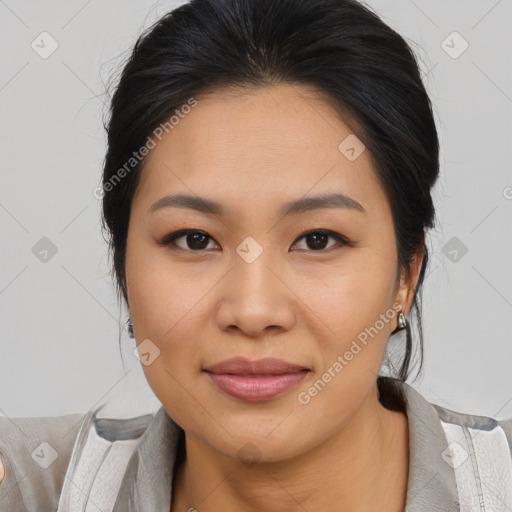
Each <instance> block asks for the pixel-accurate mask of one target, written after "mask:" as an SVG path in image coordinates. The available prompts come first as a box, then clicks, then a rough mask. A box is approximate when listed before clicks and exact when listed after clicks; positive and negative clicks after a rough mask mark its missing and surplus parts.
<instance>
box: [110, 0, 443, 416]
mask: <svg viewBox="0 0 512 512" xmlns="http://www.w3.org/2000/svg"><path fill="white" fill-rule="evenodd" d="M281 83H289V84H297V85H301V84H302V85H307V86H309V87H313V88H314V89H315V90H317V91H318V93H319V94H320V95H322V96H323V97H324V98H325V99H326V100H327V101H329V102H330V104H331V105H332V106H333V107H334V108H335V109H336V110H337V112H338V113H339V115H340V117H341V118H342V119H343V120H344V121H345V123H346V124H347V125H348V126H349V127H350V129H351V130H352V131H353V133H355V134H356V135H357V137H358V138H359V139H360V140H361V141H362V142H363V143H364V145H365V146H366V148H367V149H368V151H369V153H370V156H371V159H372V162H373V165H374V169H375V173H376V176H377V178H378V180H379V181H380V182H381V183H382V185H383V187H384V189H385V191H386V194H387V198H388V200H389V204H390V206H391V210H392V215H393V223H394V228H395V234H396V249H397V255H398V268H397V275H398V273H399V272H400V271H402V272H404V273H405V275H406V276H407V277H410V276H411V262H412V259H413V257H414V255H415V253H416V252H417V250H418V249H419V248H420V247H422V246H424V253H423V261H422V266H421V270H420V274H419V279H418V282H417V286H416V289H415V294H414V299H413V305H412V310H411V311H413V312H415V313H416V324H417V332H418V346H419V353H420V368H419V371H418V374H419V372H420V371H421V367H422V364H423V332H422V322H421V287H422V283H423V278H424V274H425V269H426V266H427V263H428V249H427V247H426V245H424V243H425V235H426V229H427V228H431V227H433V225H434V216H435V212H434V206H433V201H432V196H431V189H432V187H433V185H434V183H435V181H436V179H437V177H438V173H439V143H438V137H437V131H436V127H435V122H434V119H433V113H432V106H431V102H430V99H429V97H428V95H427V93H426V91H425V88H424V85H423V83H422V80H421V76H420V71H419V68H418V64H417V62H416V59H415V57H414V54H413V52H412V50H411V49H410V47H409V46H408V44H407V43H406V42H405V40H404V39H403V38H402V37H401V36H400V35H399V34H397V33H396V32H395V31H394V30H393V29H391V28H390V27H389V26H388V25H386V24H385V23H384V22H383V21H382V20H381V19H380V18H379V17H378V16H377V15H376V14H375V13H374V12H372V11H371V10H370V9H369V8H368V7H366V6H364V5H363V4H361V3H359V2H357V1H355V0H192V1H190V2H189V3H186V4H183V5H181V6H180V7H178V8H176V9H174V10H173V11H171V12H169V13H167V14H166V15H164V16H163V17H162V18H161V19H160V20H158V21H157V22H156V23H155V24H153V25H152V26H151V27H150V28H148V29H147V30H146V31H145V32H144V33H143V34H142V35H141V36H140V37H139V39H138V40H137V42H136V44H135V46H134V48H133V52H132V53H131V55H130V57H129V59H128V60H127V62H126V64H125V66H124V69H123V70H122V73H121V76H120V79H119V82H118V84H117V88H116V90H115V93H114V94H113V96H112V102H111V110H110V112H109V119H108V123H107V124H106V130H107V134H108V149H107V153H106V157H105V163H104V172H103V188H104V191H105V193H104V195H103V211H102V214H103V229H104V230H105V231H106V232H107V236H108V238H109V245H110V251H111V257H112V263H113V264H112V273H113V278H114V280H115V282H116V286H117V293H118V298H119V299H121V298H124V300H125V301H126V303H127V304H128V299H127V290H126V274H125V256H126V241H127V232H128V223H129V218H130V206H131V201H132V198H133V196H134V193H135V191H136V189H137V186H138V184H139V181H140V176H141V171H142V168H143V165H144V159H142V160H141V161H140V162H137V163H136V165H133V169H131V170H129V172H125V173H123V178H122V179H121V180H118V182H116V183H115V185H114V186H113V185H112V184H113V181H112V179H113V178H114V177H115V175H116V174H117V176H118V177H119V170H120V169H122V168H123V166H125V169H126V162H127V161H129V159H130V158H131V157H132V155H133V152H134V151H135V150H137V149H138V148H140V147H142V146H143V145H144V144H145V142H146V140H147V138H148V136H150V135H151V134H152V133H153V131H154V130H155V129H156V128H157V127H158V126H159V125H160V124H161V123H165V122H166V121H168V119H169V118H170V117H171V116H172V115H173V113H175V111H176V110H177V109H179V108H180V107H181V106H182V105H186V104H188V103H189V101H190V99H191V98H195V97H197V96H199V95H201V94H205V93H208V92H214V91H218V90H221V89H223V88H227V87H231V86H241V87H249V88H261V87H266V86H272V85H277V84H281ZM108 184H110V186H108ZM128 306H129V305H128ZM411 316H412V315H411ZM394 332H396V331H394ZM412 349H413V346H412V335H411V322H410V321H409V322H408V327H407V331H406V346H405V356H404V357H403V360H402V362H401V365H400V368H399V369H398V370H397V371H396V375H395V376H394V378H396V379H398V380H401V381H405V380H406V379H407V378H408V375H409V372H410V365H411V354H412ZM394 378H390V377H385V376H379V378H378V384H379V389H380V390H382V389H384V388H383V386H387V390H388V393H387V394H388V395H389V396H391V397H392V398H391V399H390V401H389V402H388V403H387V404H385V405H387V406H388V407H389V408H400V407H401V406H400V405H399V404H400V400H399V398H400V397H399V396H398V395H397V394H396V393H397V391H398V386H395V385H394V384H393V381H394ZM381 394H382V393H381Z"/></svg>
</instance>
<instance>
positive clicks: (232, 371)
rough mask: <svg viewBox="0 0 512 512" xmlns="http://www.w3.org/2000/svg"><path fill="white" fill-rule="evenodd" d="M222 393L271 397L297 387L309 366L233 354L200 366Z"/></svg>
mask: <svg viewBox="0 0 512 512" xmlns="http://www.w3.org/2000/svg"><path fill="white" fill-rule="evenodd" d="M203 371H204V372H206V374H207V375H208V377H209V378H210V380H211V381H212V382H213V383H214V384H215V385H216V386H217V387H218V388H219V389H220V390H221V391H223V392H224V393H227V394H228V395H230V396H232V397H235V398H238V399H241V400H246V401H252V402H255V401H262V400H270V399H272V398H275V397H276V396H279V395H281V394H283V393H285V392H286V391H289V390H290V389H293V388H294V387H296V386H297V385H298V384H299V382H300V381H302V379H304V377H305V376H306V375H307V374H308V373H309V372H310V369H309V368H306V367H304V366H301V365H298V364H294V363H289V362H287V361H284V360H282V359H274V358H265V359H259V360H257V361H250V360H249V359H246V358H244V357H234V358H231V359H227V360H225V361H221V362H220V363H216V364H214V365H211V366H208V367H207V368H204V369H203Z"/></svg>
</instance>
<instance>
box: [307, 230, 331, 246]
mask: <svg viewBox="0 0 512 512" xmlns="http://www.w3.org/2000/svg"><path fill="white" fill-rule="evenodd" d="M307 238H308V240H313V241H314V242H313V243H312V244H309V245H310V247H311V246H312V248H313V249H323V248H325V245H326V244H325V242H326V241H327V240H328V238H329V237H328V235H326V234H325V233H322V234H319V235H315V234H313V235H308V236H307ZM319 239H321V241H320V244H318V241H319ZM319 245H320V246H319Z"/></svg>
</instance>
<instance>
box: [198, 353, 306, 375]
mask: <svg viewBox="0 0 512 512" xmlns="http://www.w3.org/2000/svg"><path fill="white" fill-rule="evenodd" d="M204 370H205V371H207V372H211V373H229V374H234V375H283V374H287V373H297V372H301V371H303V370H309V368H307V367H306V366H302V365H298V364H293V363H290V362H288V361H284V360H283V359H274V358H271V357H266V358H264V359H258V360H257V361H251V360H249V359H247V358H245V357H233V358H231V359H226V360H224V361H221V362H219V363H216V364H212V365H210V366H207V367H205V368H204Z"/></svg>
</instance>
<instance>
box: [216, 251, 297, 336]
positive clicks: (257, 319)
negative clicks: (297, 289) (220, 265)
mask: <svg viewBox="0 0 512 512" xmlns="http://www.w3.org/2000/svg"><path fill="white" fill-rule="evenodd" d="M264 254H265V253H263V254H262V255H260V257H259V258H257V259H256V260H255V261H253V262H252V263H248V262H246V261H244V260H243V259H242V258H239V257H238V256H236V258H237V259H235V262H234V266H235V267H234V268H233V269H232V270H231V271H230V272H229V274H228V275H227V276H226V278H225V279H224V280H223V285H222V288H221V290H220V296H219V303H218V305H217V309H216V316H217V324H218V326H219V328H220V329H222V330H225V331H236V332H239V333H243V334H245V335H246V336H248V337H252V338H261V337H263V336H268V335H269V334H270V333H276V334H277V333H279V332H281V331H287V330H290V329H291V328H292V327H293V325H294V324H295V321H296V311H297V308H296V307H295V306H296V304H295V302H294V299H296V297H295V295H294V293H293V292H292V291H291V290H290V288H289V287H288V286H287V284H286V279H285V276H283V275H282V272H279V270H278V266H277V265H275V264H273V262H272V261H271V258H267V257H265V256H264ZM280 274H281V275H280Z"/></svg>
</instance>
